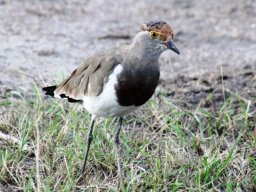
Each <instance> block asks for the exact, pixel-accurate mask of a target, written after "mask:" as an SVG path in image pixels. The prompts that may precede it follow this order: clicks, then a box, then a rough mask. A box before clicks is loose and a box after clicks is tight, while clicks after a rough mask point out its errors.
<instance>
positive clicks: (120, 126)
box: [115, 117, 123, 187]
mask: <svg viewBox="0 0 256 192" xmlns="http://www.w3.org/2000/svg"><path fill="white" fill-rule="evenodd" d="M122 123H123V117H119V127H118V129H117V132H116V135H115V148H116V160H117V168H118V177H119V181H120V183H119V184H120V187H122V181H123V175H122V169H121V164H120V139H119V135H120V131H121V129H122Z"/></svg>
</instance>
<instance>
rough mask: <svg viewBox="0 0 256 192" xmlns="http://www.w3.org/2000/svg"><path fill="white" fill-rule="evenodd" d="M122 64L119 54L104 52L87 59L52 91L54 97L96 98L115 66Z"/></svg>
mask: <svg viewBox="0 0 256 192" xmlns="http://www.w3.org/2000/svg"><path fill="white" fill-rule="evenodd" d="M121 62H122V57H121V56H120V54H114V53H113V52H112V53H110V52H105V53H102V54H97V55H94V56H92V57H90V58H88V59H87V60H86V61H85V62H84V63H83V64H82V65H81V66H80V67H78V68H77V69H75V70H74V71H73V72H72V73H71V75H70V76H69V77H68V78H66V79H65V80H64V81H63V82H62V83H61V84H60V85H58V86H57V88H56V90H55V91H54V95H59V96H60V97H62V98H63V97H68V98H71V99H75V100H83V97H84V96H97V95H99V94H100V93H101V92H102V90H103V86H104V84H105V83H106V82H107V81H108V77H109V75H110V74H111V73H112V72H113V70H114V68H115V66H117V65H118V64H120V63H121Z"/></svg>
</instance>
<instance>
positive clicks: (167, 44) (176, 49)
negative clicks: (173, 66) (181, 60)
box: [166, 39, 180, 54]
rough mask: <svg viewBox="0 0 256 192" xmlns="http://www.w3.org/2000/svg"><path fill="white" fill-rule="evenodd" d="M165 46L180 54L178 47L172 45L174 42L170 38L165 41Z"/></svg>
mask: <svg viewBox="0 0 256 192" xmlns="http://www.w3.org/2000/svg"><path fill="white" fill-rule="evenodd" d="M166 46H167V47H168V48H169V49H171V50H173V51H174V52H175V53H177V54H180V51H179V49H178V48H177V47H176V46H175V45H174V43H173V41H172V40H171V39H170V40H169V41H167V43H166Z"/></svg>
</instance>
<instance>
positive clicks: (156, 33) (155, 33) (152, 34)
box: [149, 31, 159, 39]
mask: <svg viewBox="0 0 256 192" xmlns="http://www.w3.org/2000/svg"><path fill="white" fill-rule="evenodd" d="M149 35H150V37H151V38H152V39H156V38H157V37H158V36H159V33H158V32H156V31H149Z"/></svg>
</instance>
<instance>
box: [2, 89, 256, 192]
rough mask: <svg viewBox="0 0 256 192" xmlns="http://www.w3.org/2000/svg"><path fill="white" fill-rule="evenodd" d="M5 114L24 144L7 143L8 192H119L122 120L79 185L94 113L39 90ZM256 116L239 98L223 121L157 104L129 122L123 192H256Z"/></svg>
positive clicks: (100, 129) (100, 126)
mask: <svg viewBox="0 0 256 192" xmlns="http://www.w3.org/2000/svg"><path fill="white" fill-rule="evenodd" d="M254 102H255V101H254ZM0 107H1V108H2V109H3V108H4V109H5V112H4V113H3V115H2V118H1V122H0V130H1V131H2V132H4V133H8V134H9V135H12V136H14V137H16V138H18V139H19V140H20V141H21V142H22V143H21V145H20V146H17V145H10V144H6V143H4V142H1V141H0V146H1V148H0V189H1V191H15V190H21V191H36V190H39V189H40V190H41V191H97V190H98V191H119V188H118V178H117V166H116V161H115V150H114V146H113V135H114V134H115V131H116V125H117V124H116V121H115V119H111V118H110V119H106V120H103V119H102V120H98V121H97V123H96V128H95V131H94V133H93V134H94V140H93V143H92V146H91V150H90V154H89V163H88V166H87V176H86V178H85V179H84V180H83V181H82V182H80V183H78V182H77V180H78V178H79V175H80V169H81V166H82V160H83V152H84V149H85V147H86V144H85V139H86V135H87V131H88V126H89V122H90V117H89V115H88V114H87V113H86V112H84V111H82V110H77V107H76V106H74V105H69V104H67V103H66V102H61V101H59V100H54V99H50V98H47V99H46V98H42V96H41V93H40V91H38V90H37V89H35V94H34V96H32V97H30V98H22V97H21V98H20V99H14V97H12V96H9V97H7V98H5V99H4V100H1V101H0ZM253 110H255V109H253V105H252V104H251V103H248V102H245V101H243V100H239V99H238V98H236V97H235V96H232V97H230V98H227V99H226V101H225V102H224V103H223V104H222V106H221V108H219V109H218V110H217V111H215V113H212V112H210V111H209V110H206V109H203V108H200V107H199V108H197V109H196V110H183V109H181V108H179V107H177V106H174V105H173V104H172V103H171V101H170V100H169V98H167V97H165V96H163V95H162V96H160V98H156V97H155V98H153V99H152V100H151V101H149V102H148V103H147V105H146V106H144V107H142V108H141V109H140V110H138V111H136V112H135V113H133V114H132V115H130V116H127V117H126V119H125V123H124V128H123V131H122V133H121V141H122V145H121V146H122V160H121V161H122V166H123V170H124V173H125V181H124V186H123V187H122V191H230V192H231V191H252V190H256V154H255V153H256V135H255V132H254V129H255V123H256V120H255V111H253ZM25 145H29V147H30V150H24V146H25Z"/></svg>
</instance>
